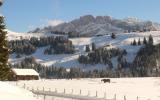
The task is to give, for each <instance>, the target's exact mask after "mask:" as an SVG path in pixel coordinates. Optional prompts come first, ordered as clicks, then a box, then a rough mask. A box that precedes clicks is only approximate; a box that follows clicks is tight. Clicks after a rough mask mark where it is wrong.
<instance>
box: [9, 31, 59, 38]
mask: <svg viewBox="0 0 160 100" xmlns="http://www.w3.org/2000/svg"><path fill="white" fill-rule="evenodd" d="M7 32H8V34H7V37H8V40H20V39H30V38H31V37H36V38H39V37H48V36H60V35H56V34H51V33H46V34H44V33H17V32H13V31H10V30H7Z"/></svg>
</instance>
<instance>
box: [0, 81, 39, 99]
mask: <svg viewBox="0 0 160 100" xmlns="http://www.w3.org/2000/svg"><path fill="white" fill-rule="evenodd" d="M0 100H38V99H36V98H34V97H33V94H32V93H31V92H29V91H27V90H24V89H22V88H19V87H16V86H13V85H10V84H8V83H5V82H0ZM39 100H40V99H39Z"/></svg>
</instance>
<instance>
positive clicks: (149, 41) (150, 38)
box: [148, 35, 153, 45]
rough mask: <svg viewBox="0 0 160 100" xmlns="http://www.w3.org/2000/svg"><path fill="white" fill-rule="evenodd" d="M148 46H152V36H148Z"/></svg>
mask: <svg viewBox="0 0 160 100" xmlns="http://www.w3.org/2000/svg"><path fill="white" fill-rule="evenodd" d="M148 44H149V45H153V37H152V35H149V39H148Z"/></svg>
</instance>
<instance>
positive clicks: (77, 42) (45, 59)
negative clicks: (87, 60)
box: [9, 31, 160, 69]
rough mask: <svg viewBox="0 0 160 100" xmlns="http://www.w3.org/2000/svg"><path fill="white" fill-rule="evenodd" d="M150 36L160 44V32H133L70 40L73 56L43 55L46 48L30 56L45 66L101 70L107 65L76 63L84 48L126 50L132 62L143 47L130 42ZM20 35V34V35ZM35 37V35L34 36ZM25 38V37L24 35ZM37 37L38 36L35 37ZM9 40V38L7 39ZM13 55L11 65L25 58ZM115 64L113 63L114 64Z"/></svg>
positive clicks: (155, 42)
mask: <svg viewBox="0 0 160 100" xmlns="http://www.w3.org/2000/svg"><path fill="white" fill-rule="evenodd" d="M150 34H151V35H152V36H153V38H154V44H158V43H160V31H151V32H135V33H119V34H117V36H116V37H117V38H116V39H112V38H111V36H110V35H103V36H99V37H98V36H97V37H96V36H95V37H81V38H71V39H70V40H71V41H72V42H73V45H74V46H75V48H76V50H77V52H76V53H75V54H58V55H56V54H55V55H44V53H43V52H44V50H45V49H46V48H47V47H43V48H38V49H37V51H36V52H35V53H34V54H32V55H30V56H34V57H35V58H36V60H37V61H38V62H39V63H41V64H43V65H46V66H51V65H56V66H61V67H85V68H88V67H87V66H91V67H90V68H91V69H92V68H93V69H94V68H99V69H103V68H105V67H106V66H107V65H102V64H97V65H83V64H80V63H79V62H78V61H77V58H78V57H79V55H82V54H86V53H85V46H86V45H87V44H89V45H90V46H91V43H93V42H94V43H95V44H96V47H97V48H99V47H103V46H105V45H111V46H112V47H115V48H116V47H117V48H122V49H126V51H127V56H126V58H127V61H128V62H133V60H134V58H135V57H136V54H137V52H138V51H139V49H140V48H141V47H142V46H143V45H141V46H131V45H130V44H131V42H132V41H133V40H134V39H136V41H138V39H139V38H140V39H141V41H142V42H143V38H144V37H146V38H147V39H148V36H149V35H150ZM20 35H21V34H20ZM34 35H35V34H34ZM24 36H25V35H24ZM35 36H38V35H35ZM9 38H11V37H9ZM15 56H16V55H15V54H12V55H10V59H9V62H11V63H12V64H14V63H17V62H20V61H21V60H23V59H24V58H25V57H26V56H24V57H22V58H15ZM112 60H113V61H112V62H113V65H114V67H116V65H117V62H116V59H115V58H113V59H112ZM114 62H115V63H114Z"/></svg>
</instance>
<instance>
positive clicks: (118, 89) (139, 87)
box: [11, 77, 160, 100]
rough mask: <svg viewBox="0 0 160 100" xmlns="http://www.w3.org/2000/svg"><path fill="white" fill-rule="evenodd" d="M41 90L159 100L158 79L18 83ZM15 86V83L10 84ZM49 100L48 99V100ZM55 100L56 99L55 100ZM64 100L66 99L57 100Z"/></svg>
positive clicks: (109, 97)
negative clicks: (107, 81) (109, 81)
mask: <svg viewBox="0 0 160 100" xmlns="http://www.w3.org/2000/svg"><path fill="white" fill-rule="evenodd" d="M24 83H25V85H26V87H29V88H34V89H37V88H38V89H39V90H42V89H43V87H44V88H45V90H49V89H50V90H51V91H54V90H55V88H56V89H57V91H58V93H62V92H63V91H64V89H66V93H68V94H70V93H71V91H72V89H73V94H77V95H79V93H80V92H79V91H80V90H81V91H82V95H87V94H88V91H89V92H90V96H92V97H93V96H95V95H96V91H97V92H98V98H103V97H104V93H105V92H106V95H107V98H108V99H112V98H113V97H114V95H115V94H116V97H117V100H124V96H126V100H137V97H138V100H160V78H154V77H152V78H111V83H102V82H101V79H73V80H65V79H62V80H56V79H55V80H54V79H53V80H38V81H19V82H18V85H19V86H23V85H24ZM11 84H15V83H11ZM48 100H50V99H48ZM56 100H57V99H56ZM58 100H66V99H58Z"/></svg>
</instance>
